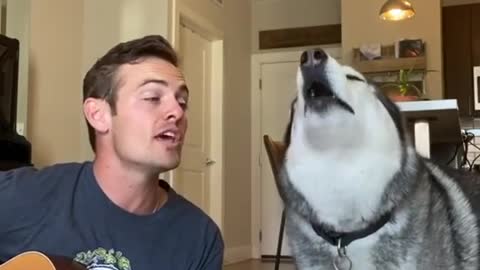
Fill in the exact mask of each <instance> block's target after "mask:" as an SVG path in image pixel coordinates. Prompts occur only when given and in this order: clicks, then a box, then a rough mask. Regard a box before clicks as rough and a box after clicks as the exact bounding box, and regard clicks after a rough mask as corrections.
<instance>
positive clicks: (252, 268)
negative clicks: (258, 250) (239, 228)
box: [223, 260, 295, 270]
mask: <svg viewBox="0 0 480 270" xmlns="http://www.w3.org/2000/svg"><path fill="white" fill-rule="evenodd" d="M223 269H224V270H274V269H275V264H274V263H273V262H262V261H261V260H248V261H245V262H240V263H235V264H230V265H227V266H225V267H224V268H223ZM280 270H295V266H294V265H293V264H292V263H291V262H282V263H281V264H280Z"/></svg>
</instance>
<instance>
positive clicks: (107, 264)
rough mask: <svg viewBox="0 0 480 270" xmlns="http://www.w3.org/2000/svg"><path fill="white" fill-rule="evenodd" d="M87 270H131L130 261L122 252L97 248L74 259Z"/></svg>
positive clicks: (79, 254) (78, 254)
mask: <svg viewBox="0 0 480 270" xmlns="http://www.w3.org/2000/svg"><path fill="white" fill-rule="evenodd" d="M74 260H75V261H76V262H79V263H81V264H83V265H85V267H86V268H87V269H88V270H131V267H130V261H129V260H128V259H127V258H126V257H125V256H123V254H122V252H120V251H115V250H113V249H110V250H108V251H107V250H106V249H104V248H97V249H95V250H93V251H91V250H89V251H87V252H79V253H77V255H76V256H75V259H74Z"/></svg>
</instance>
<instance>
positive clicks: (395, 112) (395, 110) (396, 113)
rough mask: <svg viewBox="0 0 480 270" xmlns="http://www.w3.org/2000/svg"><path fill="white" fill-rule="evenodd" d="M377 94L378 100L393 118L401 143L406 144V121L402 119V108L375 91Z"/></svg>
mask: <svg viewBox="0 0 480 270" xmlns="http://www.w3.org/2000/svg"><path fill="white" fill-rule="evenodd" d="M375 90H376V91H375V94H376V96H377V99H378V100H380V102H381V103H382V104H383V106H384V107H385V109H387V111H388V114H389V115H390V117H392V120H393V123H394V124H395V127H396V128H397V131H398V134H399V136H400V141H402V142H405V140H406V138H405V133H406V126H405V119H403V117H402V113H401V111H400V108H399V107H398V106H397V105H396V104H395V103H394V102H393V101H392V100H391V99H390V98H388V97H387V96H386V95H384V94H383V93H382V92H381V91H379V90H378V88H377V89H375Z"/></svg>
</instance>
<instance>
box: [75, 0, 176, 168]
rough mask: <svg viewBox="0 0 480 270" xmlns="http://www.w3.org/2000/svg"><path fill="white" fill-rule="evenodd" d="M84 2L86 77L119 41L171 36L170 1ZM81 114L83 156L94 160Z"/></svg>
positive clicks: (83, 72) (83, 71) (83, 44)
mask: <svg viewBox="0 0 480 270" xmlns="http://www.w3.org/2000/svg"><path fill="white" fill-rule="evenodd" d="M83 2H84V5H83V41H82V42H83V43H82V55H83V57H82V74H81V76H82V78H83V76H85V73H86V72H87V71H88V69H89V68H90V67H91V66H92V65H93V64H94V62H95V60H96V59H97V58H99V57H101V56H102V55H104V54H105V53H106V52H107V51H108V50H109V49H110V48H111V47H113V46H114V45H116V44H117V43H119V42H123V41H126V40H129V39H134V38H139V37H142V36H145V35H150V34H160V35H163V36H165V37H167V36H168V8H169V7H168V0H142V1H131V0H102V1H98V0H83ZM78 91H82V89H78ZM82 97H83V94H82ZM78 102H79V104H80V102H81V101H80V100H79V101H78ZM79 113H81V112H79ZM81 117H82V121H81V122H80V123H79V124H80V130H81V136H80V145H81V147H80V157H81V158H82V159H92V158H93V151H92V150H91V147H90V143H89V141H88V131H87V126H86V122H85V121H84V120H83V115H82V116H81Z"/></svg>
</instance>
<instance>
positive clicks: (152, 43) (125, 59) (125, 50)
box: [83, 35, 178, 151]
mask: <svg viewBox="0 0 480 270" xmlns="http://www.w3.org/2000/svg"><path fill="white" fill-rule="evenodd" d="M144 57H157V58H160V59H163V60H165V61H168V62H170V63H171V64H173V65H175V66H178V59H177V54H176V52H175V50H174V49H173V48H172V46H171V45H170V43H169V42H168V41H167V40H166V39H165V38H164V37H162V36H160V35H149V36H145V37H143V38H139V39H134V40H130V41H127V42H122V43H119V44H117V45H116V46H115V47H113V48H111V49H110V50H109V51H108V52H107V53H106V54H105V55H104V56H103V57H101V58H100V59H98V60H97V61H96V62H95V64H94V65H93V66H92V67H91V68H90V70H89V71H88V72H87V74H86V75H85V78H84V79H83V101H85V100H86V99H87V98H98V99H103V100H105V101H107V102H108V104H109V105H110V107H111V110H112V113H113V114H115V112H116V106H115V105H116V97H117V91H118V81H119V80H118V78H117V77H116V74H117V70H118V68H119V66H121V65H123V64H133V63H136V62H137V61H138V60H139V59H141V58H144ZM87 125H88V137H89V140H90V145H91V146H92V149H93V151H95V130H94V129H93V127H92V126H91V125H90V123H88V121H87Z"/></svg>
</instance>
